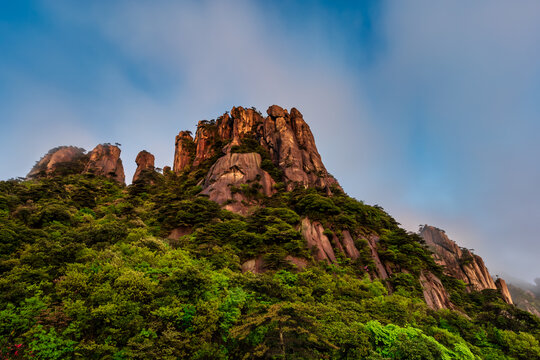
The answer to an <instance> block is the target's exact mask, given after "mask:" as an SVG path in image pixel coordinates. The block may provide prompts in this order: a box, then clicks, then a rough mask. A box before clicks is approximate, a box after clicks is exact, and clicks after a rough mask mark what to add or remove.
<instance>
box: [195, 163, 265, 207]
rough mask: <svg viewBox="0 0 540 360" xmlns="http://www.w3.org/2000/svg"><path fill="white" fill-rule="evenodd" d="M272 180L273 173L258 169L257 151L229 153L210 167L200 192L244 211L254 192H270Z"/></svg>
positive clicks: (226, 205)
mask: <svg viewBox="0 0 540 360" xmlns="http://www.w3.org/2000/svg"><path fill="white" fill-rule="evenodd" d="M274 184H275V182H274V180H273V179H272V177H271V176H270V175H269V174H268V173H267V172H266V171H264V170H262V169H261V156H260V155H259V154H257V153H246V154H239V153H228V154H226V155H224V156H222V157H221V158H219V159H218V160H217V161H216V163H215V164H214V165H212V167H211V168H210V171H209V172H208V175H207V176H206V180H205V181H204V184H203V185H204V190H203V192H202V193H203V194H207V195H209V197H210V200H213V201H215V202H217V203H218V204H220V205H223V207H224V208H225V209H227V210H230V211H233V212H237V213H245V212H246V210H247V208H248V207H249V204H250V203H253V200H255V199H256V195H257V194H259V193H262V194H263V195H265V196H271V195H272V193H273V185H274Z"/></svg>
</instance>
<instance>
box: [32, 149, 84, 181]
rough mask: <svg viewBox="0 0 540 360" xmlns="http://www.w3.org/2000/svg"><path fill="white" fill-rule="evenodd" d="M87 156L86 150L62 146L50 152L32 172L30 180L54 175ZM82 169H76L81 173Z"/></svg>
mask: <svg viewBox="0 0 540 360" xmlns="http://www.w3.org/2000/svg"><path fill="white" fill-rule="evenodd" d="M84 156H85V150H84V149H82V148H78V147H75V146H60V147H57V148H54V149H51V150H49V152H47V154H45V156H43V157H42V158H41V159H40V160H39V161H38V162H37V164H36V165H34V167H33V168H32V170H30V172H29V173H28V175H27V177H28V178H38V177H41V176H50V175H53V174H54V173H55V172H56V171H57V170H59V169H61V168H64V167H66V166H68V165H78V164H75V163H77V162H79V160H82V159H83V158H84ZM81 170H82V169H75V172H79V171H81Z"/></svg>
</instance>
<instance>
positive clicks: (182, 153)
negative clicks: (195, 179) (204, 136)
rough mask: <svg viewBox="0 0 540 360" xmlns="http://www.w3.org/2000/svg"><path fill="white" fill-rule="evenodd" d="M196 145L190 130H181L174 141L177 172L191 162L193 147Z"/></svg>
mask: <svg viewBox="0 0 540 360" xmlns="http://www.w3.org/2000/svg"><path fill="white" fill-rule="evenodd" d="M194 147H195V143H194V142H193V138H192V137H191V133H190V132H189V131H180V133H179V134H178V135H176V139H175V143H174V163H173V171H174V172H175V173H177V174H178V173H180V172H182V171H183V170H184V169H185V168H186V166H188V165H190V164H191V161H192V153H191V152H192V148H194Z"/></svg>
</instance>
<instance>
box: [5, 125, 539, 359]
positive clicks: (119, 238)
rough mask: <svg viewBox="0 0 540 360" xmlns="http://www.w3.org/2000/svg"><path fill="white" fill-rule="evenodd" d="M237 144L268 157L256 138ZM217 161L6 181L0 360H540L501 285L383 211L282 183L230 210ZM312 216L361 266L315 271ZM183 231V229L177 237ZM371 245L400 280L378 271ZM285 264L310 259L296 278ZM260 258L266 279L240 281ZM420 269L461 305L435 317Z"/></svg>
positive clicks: (534, 338) (524, 319) (534, 335)
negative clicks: (209, 193)
mask: <svg viewBox="0 0 540 360" xmlns="http://www.w3.org/2000/svg"><path fill="white" fill-rule="evenodd" d="M205 126H207V127H208V130H209V131H214V130H212V129H213V127H215V124H212V123H208V124H206V125H205ZM236 151H246V152H247V151H249V152H259V151H260V149H259V148H258V145H257V143H254V142H250V141H247V142H244V143H243V144H242V145H241V147H240V148H238V149H236ZM261 156H262V158H263V164H264V163H265V161H266V163H267V165H268V169H265V170H266V171H268V172H269V173H271V171H272V167H271V162H270V163H269V162H268V161H269V157H268V155H267V154H264V153H262V154H261ZM214 160H215V159H209V160H208V161H207V162H206V163H204V164H202V165H201V168H200V169H198V170H194V171H191V172H189V171H185V172H182V173H181V174H180V175H176V174H174V173H167V174H164V175H161V174H157V175H156V177H155V178H153V181H154V183H153V185H149V184H148V183H146V182H140V183H137V184H134V185H132V186H130V187H128V188H124V187H122V186H121V185H119V184H117V183H115V182H113V181H110V180H108V179H106V178H102V177H97V176H88V175H67V176H63V177H55V178H50V179H42V180H34V181H25V182H21V181H6V182H0V357H1V358H17V357H20V358H31V357H34V358H38V359H67V358H74V359H102V358H109V359H148V358H156V359H176V358H193V359H237V358H254V359H257V358H267V359H268V358H281V359H384V358H393V359H475V358H476V359H477V358H486V359H504V358H516V359H522V358H523V359H525V358H527V359H534V358H538V357H539V356H540V355H539V354H540V348H539V340H540V324H539V320H538V319H537V318H535V317H534V316H532V315H530V314H528V313H525V312H523V311H520V310H518V309H516V308H514V307H512V306H509V305H507V304H505V303H504V302H502V301H501V299H500V296H499V295H498V294H497V293H496V292H495V291H489V290H487V291H484V292H480V293H478V292H476V293H475V292H473V293H468V292H467V291H466V290H465V286H464V284H463V283H462V282H460V281H458V280H456V279H453V278H450V277H447V276H444V275H443V274H442V273H441V272H440V269H439V268H438V267H437V266H436V265H435V264H434V263H433V260H432V259H431V256H430V253H429V251H428V250H427V249H426V248H425V247H424V246H423V245H422V243H421V241H420V239H419V238H418V237H417V236H416V235H414V234H410V233H407V232H405V231H404V230H402V229H400V228H399V227H398V225H397V223H396V222H395V220H394V219H392V218H391V217H390V216H389V215H388V214H386V213H385V212H384V210H382V209H381V208H380V207H377V206H369V205H365V204H363V203H362V202H360V201H357V200H354V199H352V198H350V197H348V196H346V195H345V194H343V193H342V192H340V191H339V189H334V190H333V192H334V194H333V196H328V195H327V194H326V193H325V192H324V191H323V190H322V189H304V188H301V187H299V188H297V189H294V190H293V191H290V192H286V191H284V187H283V186H278V191H277V192H276V194H275V195H274V196H272V197H269V198H261V199H259V200H260V201H261V203H262V204H263V205H264V206H262V207H260V208H257V209H253V210H254V211H252V212H251V213H250V214H248V215H247V216H240V215H236V214H232V213H230V212H227V211H224V210H222V209H221V208H220V207H219V206H218V205H217V204H215V203H214V202H212V201H210V200H209V199H208V198H207V197H204V196H201V195H199V193H200V191H201V188H200V186H198V185H197V184H198V183H199V182H200V180H201V179H202V177H203V176H204V173H205V171H206V170H205V169H207V168H208V166H209V165H211V163H212V161H214ZM267 160H268V161H267ZM264 166H266V165H264ZM274 175H279V174H274ZM279 177H281V175H279ZM247 190H248V191H249V189H247ZM305 216H307V217H309V218H310V219H311V220H312V221H315V220H318V221H320V222H321V223H322V224H323V227H324V229H325V234H326V235H327V236H329V237H331V238H334V236H333V235H336V237H337V238H338V239H341V241H342V240H343V234H344V231H345V230H347V231H349V233H350V234H351V236H352V238H353V241H354V242H355V245H356V247H357V249H358V250H359V253H360V256H359V258H358V259H356V260H354V261H352V260H351V259H348V258H345V257H341V258H340V259H339V263H338V264H324V263H316V262H315V261H314V260H313V258H312V257H311V255H310V253H309V251H308V249H307V247H306V243H305V240H304V239H303V238H302V235H301V226H302V217H305ZM173 229H176V230H178V229H180V230H182V231H183V234H184V235H183V236H181V237H179V238H175V239H173V240H171V239H167V237H168V236H169V234H170V233H171V230H173ZM368 236H378V237H379V238H380V240H379V242H378V245H377V246H378V251H379V253H380V255H381V259H382V260H383V261H386V262H388V263H390V264H391V265H392V266H393V267H394V268H395V269H398V270H399V269H401V270H403V271H402V272H400V271H394V273H393V275H392V276H391V277H390V278H389V279H388V280H387V281H385V282H381V281H379V280H377V279H374V278H373V279H372V278H371V277H370V275H372V274H373V273H374V264H373V260H372V258H371V249H370V246H369V245H368V243H367V241H366V240H364V238H367V237H368ZM334 246H336V247H337V244H334ZM336 252H338V251H337V250H336ZM291 257H294V258H295V259H297V260H301V261H305V262H306V263H307V264H308V266H307V267H306V268H305V269H303V270H299V269H298V268H297V267H296V266H294V265H292V264H291V262H290V259H291ZM255 259H259V260H260V261H262V262H263V263H264V267H265V270H266V271H265V272H264V273H262V274H252V273H251V272H246V273H243V272H242V271H241V264H242V263H244V262H245V261H247V260H255ZM364 266H367V269H368V271H367V272H366V271H364V270H363V269H364ZM420 271H431V272H433V273H436V274H438V275H439V276H440V277H441V279H442V281H443V283H444V285H445V287H446V288H447V289H448V291H449V292H450V295H451V299H452V301H453V302H454V303H455V304H456V306H458V307H459V310H460V312H456V311H451V310H441V311H432V310H430V309H429V308H427V306H426V304H425V303H424V301H423V299H422V293H421V288H420V284H419V282H418V274H419V272H420ZM388 289H391V290H392V294H389V291H388ZM464 314H466V316H465V315H464Z"/></svg>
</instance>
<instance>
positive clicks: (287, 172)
mask: <svg viewBox="0 0 540 360" xmlns="http://www.w3.org/2000/svg"><path fill="white" fill-rule="evenodd" d="M267 114H268V116H266V117H264V116H263V115H262V114H261V113H260V112H258V111H257V110H256V109H254V108H251V109H245V108H243V107H240V106H239V107H233V108H232V109H231V111H230V112H227V113H225V114H223V115H222V116H220V117H219V118H218V119H217V120H213V121H205V120H203V121H199V123H198V126H197V131H196V133H195V138H194V139H192V138H191V135H190V133H189V132H186V131H182V132H180V133H179V134H178V136H177V137H176V142H175V156H174V164H173V171H174V172H175V173H177V174H180V173H181V172H183V171H186V170H194V169H195V170H196V169H198V168H201V167H204V166H205V164H208V162H209V161H210V162H211V163H213V165H212V168H211V169H210V171H208V174H207V176H206V179H205V180H204V181H203V183H202V186H203V193H204V194H208V195H209V196H210V198H211V199H212V200H216V201H217V202H218V203H220V204H222V205H224V206H226V208H228V209H230V210H232V211H235V212H239V213H246V211H247V209H248V208H249V205H250V203H252V201H251V199H249V198H248V197H246V196H245V194H242V193H241V192H231V191H230V190H229V189H227V187H233V188H234V187H238V186H239V185H241V184H248V183H249V184H250V185H253V184H255V183H259V185H260V189H261V190H262V193H263V194H264V195H267V196H269V195H271V194H272V192H273V191H272V189H271V186H273V185H274V184H276V183H283V186H284V187H285V188H286V189H287V190H292V189H294V188H295V187H296V186H303V187H306V188H307V187H320V188H324V189H326V191H327V192H328V193H331V188H332V187H334V186H335V187H338V188H339V184H338V182H337V181H336V179H334V177H332V176H331V175H330V174H329V173H328V171H327V170H326V168H325V167H324V165H323V163H322V160H321V156H320V155H319V152H318V151H317V147H316V145H315V140H314V138H313V134H312V133H311V130H310V128H309V126H308V125H307V123H306V122H305V121H304V118H303V116H302V114H301V113H300V112H299V111H298V110H297V109H295V108H293V109H291V112H290V114H289V112H288V111H287V110H285V109H283V108H281V107H279V106H277V105H272V106H270V107H269V108H268V110H267ZM234 154H236V155H234ZM248 154H250V155H248ZM269 167H271V168H273V169H274V170H275V171H274V174H269V173H268V172H267V171H266V170H268V168H269ZM251 168H252V169H251ZM259 185H257V186H259Z"/></svg>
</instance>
